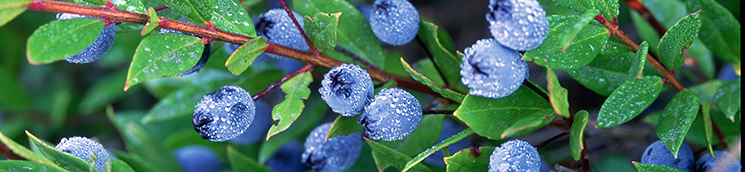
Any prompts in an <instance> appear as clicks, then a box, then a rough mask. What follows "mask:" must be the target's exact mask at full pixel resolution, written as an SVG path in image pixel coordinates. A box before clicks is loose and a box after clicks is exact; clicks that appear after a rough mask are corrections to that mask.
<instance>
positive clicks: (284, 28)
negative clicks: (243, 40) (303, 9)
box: [256, 8, 310, 58]
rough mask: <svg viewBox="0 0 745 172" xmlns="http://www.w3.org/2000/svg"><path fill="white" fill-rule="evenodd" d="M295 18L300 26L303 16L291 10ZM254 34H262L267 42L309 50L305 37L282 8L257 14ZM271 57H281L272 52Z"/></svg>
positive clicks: (301, 25)
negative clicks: (257, 18)
mask: <svg viewBox="0 0 745 172" xmlns="http://www.w3.org/2000/svg"><path fill="white" fill-rule="evenodd" d="M292 14H293V15H295V19H297V22H298V24H300V27H301V28H302V27H303V25H305V24H303V16H301V15H300V14H298V13H296V12H294V11H293V12H292ZM256 34H257V35H259V36H263V37H264V38H266V40H267V41H269V42H274V43H276V44H279V45H284V46H287V47H290V48H294V49H298V50H306V51H307V50H310V47H308V44H307V43H305V38H303V35H301V34H300V30H298V29H297V27H296V26H295V24H294V23H293V22H292V18H290V16H289V15H287V12H285V10H284V9H279V8H277V9H271V10H269V11H267V12H266V13H263V14H261V15H260V16H259V20H258V21H257V22H256ZM270 56H272V57H276V58H279V57H283V56H278V55H274V54H270Z"/></svg>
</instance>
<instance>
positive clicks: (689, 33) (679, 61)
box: [657, 12, 701, 70]
mask: <svg viewBox="0 0 745 172" xmlns="http://www.w3.org/2000/svg"><path fill="white" fill-rule="evenodd" d="M700 28H701V14H700V12H694V13H692V14H689V15H687V16H685V17H683V18H681V19H680V20H678V22H677V23H675V25H673V26H672V27H670V29H668V30H667V32H665V35H664V36H662V38H661V39H660V43H659V44H657V50H658V51H659V52H658V54H659V55H660V63H662V64H663V65H665V67H667V68H668V69H671V70H672V69H677V68H679V67H680V66H682V65H683V62H684V61H685V57H683V49H685V48H687V47H688V46H689V45H691V43H693V41H694V40H696V37H697V36H698V31H699V29H700Z"/></svg>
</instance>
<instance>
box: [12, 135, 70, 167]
mask: <svg viewBox="0 0 745 172" xmlns="http://www.w3.org/2000/svg"><path fill="white" fill-rule="evenodd" d="M0 142H2V144H3V145H5V147H7V148H9V149H10V151H12V152H13V154H16V155H18V156H20V157H23V158H25V159H26V160H29V161H33V162H35V163H38V164H39V165H41V166H46V167H49V168H53V169H56V170H57V171H63V169H62V168H60V167H59V166H57V165H55V164H54V162H52V161H50V160H49V159H47V158H45V157H44V156H41V155H39V154H37V153H36V152H33V151H31V150H29V149H26V147H23V146H22V145H20V144H18V143H16V142H15V141H13V140H12V139H10V138H8V137H6V136H5V135H3V133H0ZM2 162H3V161H0V163H2ZM2 169H6V168H2Z"/></svg>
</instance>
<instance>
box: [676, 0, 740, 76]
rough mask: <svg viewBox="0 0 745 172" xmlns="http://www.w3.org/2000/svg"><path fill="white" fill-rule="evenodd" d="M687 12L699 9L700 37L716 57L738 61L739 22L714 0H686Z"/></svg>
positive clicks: (733, 61) (732, 61)
mask: <svg viewBox="0 0 745 172" xmlns="http://www.w3.org/2000/svg"><path fill="white" fill-rule="evenodd" d="M686 7H687V8H688V11H689V12H693V11H695V10H701V31H700V32H699V34H700V35H699V39H701V41H702V42H704V44H706V47H709V49H711V52H713V53H714V54H715V55H716V56H717V57H719V58H721V59H722V60H724V61H728V62H731V63H740V44H741V43H742V42H741V41H740V37H741V36H740V22H739V20H737V18H735V16H734V15H732V13H730V12H729V10H727V9H726V8H724V7H723V6H722V5H720V4H719V3H717V1H714V0H691V1H686Z"/></svg>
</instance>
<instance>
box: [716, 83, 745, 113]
mask: <svg viewBox="0 0 745 172" xmlns="http://www.w3.org/2000/svg"><path fill="white" fill-rule="evenodd" d="M740 81H741V80H740V79H737V80H732V81H724V82H723V83H722V85H720V86H719V87H717V92H716V95H714V99H713V101H714V105H715V106H716V107H717V108H719V109H720V110H721V111H722V113H724V115H726V116H727V118H729V120H731V121H732V122H734V121H735V115H738V114H737V112H738V111H739V110H740V106H742V104H740V103H741V101H742V99H741V96H742V95H740V93H741V92H740V84H741V83H740Z"/></svg>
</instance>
